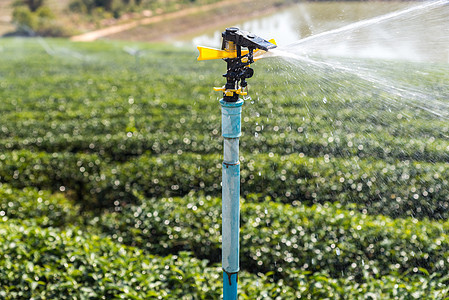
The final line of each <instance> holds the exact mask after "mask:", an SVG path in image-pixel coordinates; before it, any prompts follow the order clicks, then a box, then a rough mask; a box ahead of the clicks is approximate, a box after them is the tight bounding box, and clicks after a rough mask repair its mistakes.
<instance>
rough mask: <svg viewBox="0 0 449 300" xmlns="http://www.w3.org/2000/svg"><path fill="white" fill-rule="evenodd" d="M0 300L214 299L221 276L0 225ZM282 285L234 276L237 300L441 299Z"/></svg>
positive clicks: (74, 233)
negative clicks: (237, 288) (236, 279)
mask: <svg viewBox="0 0 449 300" xmlns="http://www.w3.org/2000/svg"><path fill="white" fill-rule="evenodd" d="M0 233H1V234H0V255H1V256H2V257H3V258H4V259H2V260H0V297H1V298H2V299H31V298H35V299H87V298H94V299H103V298H106V299H217V298H219V297H220V294H221V292H222V288H221V286H222V281H221V280H222V277H221V274H222V270H221V268H220V267H218V266H217V267H215V266H213V267H209V266H207V261H201V260H198V259H196V258H193V257H192V256H191V255H190V254H189V253H187V252H180V253H179V254H178V255H168V256H166V255H165V256H163V257H162V256H155V255H151V254H148V253H145V252H142V251H141V250H139V249H136V248H132V247H127V246H123V245H121V244H117V243H114V242H112V241H111V240H110V239H107V238H100V237H98V236H96V235H91V234H88V233H85V232H82V231H81V230H79V229H77V228H68V229H66V230H60V229H55V228H46V229H42V228H39V227H37V226H27V225H23V224H21V223H19V222H11V221H9V222H7V223H5V222H2V221H0ZM287 276H288V277H286V279H285V280H283V279H279V278H278V279H275V278H274V277H273V274H272V273H268V274H267V275H263V274H259V276H256V275H254V274H249V273H247V272H244V271H241V272H240V274H239V297H240V298H242V299H261V300H262V299H295V298H304V299H317V298H319V299H346V298H360V297H371V298H368V299H386V298H395V299H410V298H411V297H413V298H416V297H418V298H426V297H431V298H435V299H441V298H444V297H445V296H447V293H448V288H447V283H448V279H447V278H446V277H438V276H435V274H433V275H426V274H423V275H407V276H401V275H399V274H395V273H394V272H392V275H389V276H383V277H371V276H369V275H365V277H364V280H363V282H362V283H356V282H354V281H353V280H352V279H351V277H347V278H336V279H335V278H331V277H329V276H328V274H326V273H315V274H311V273H310V272H304V271H300V270H294V269H292V270H290V271H288V273H287Z"/></svg>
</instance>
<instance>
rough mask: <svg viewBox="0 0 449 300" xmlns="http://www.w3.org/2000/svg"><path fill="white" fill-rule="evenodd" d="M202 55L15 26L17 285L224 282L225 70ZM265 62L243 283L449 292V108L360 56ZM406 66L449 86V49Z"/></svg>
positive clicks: (439, 87) (385, 293) (127, 287)
mask: <svg viewBox="0 0 449 300" xmlns="http://www.w3.org/2000/svg"><path fill="white" fill-rule="evenodd" d="M131 48H132V49H134V50H137V49H139V52H138V53H139V55H130V54H129V53H130V52H133V51H130V49H131ZM196 56H197V54H196V53H195V52H194V51H192V50H191V49H185V48H177V47H172V46H169V45H162V44H151V45H150V44H143V43H142V44H139V43H132V44H129V43H124V42H95V43H79V44H77V43H71V42H68V41H65V40H56V39H55V40H52V39H0V113H1V121H0V137H1V138H0V220H1V221H0V257H1V258H0V298H1V299H30V298H33V299H115V298H116V299H217V298H219V297H220V295H221V267H220V260H221V257H220V255H221V250H220V247H221V246H220V230H221V224H220V223H221V216H220V211H221V199H220V196H221V186H220V176H221V161H222V155H221V153H222V142H223V141H222V138H221V136H220V134H221V133H220V125H221V119H220V118H221V115H220V107H219V103H218V101H217V100H218V98H219V97H220V95H219V94H218V93H216V92H213V91H212V87H213V86H220V85H222V83H223V78H222V77H221V74H223V73H224V72H225V71H224V63H223V62H221V61H211V62H197V61H196ZM367 63H370V64H377V63H378V62H367ZM379 65H380V63H379ZM254 67H255V71H256V73H255V74H256V75H255V77H254V78H252V79H251V80H249V82H250V94H251V96H252V100H247V101H246V103H245V106H244V112H243V116H242V117H243V118H242V126H243V136H242V137H241V147H240V149H241V164H242V165H241V168H242V171H241V175H242V180H241V181H242V201H241V204H242V212H241V254H240V257H241V269H242V272H241V275H240V278H239V282H240V286H239V289H240V290H239V293H240V297H241V299H295V298H300V297H301V298H305V299H445V298H448V297H449V288H448V284H449V277H448V274H447V268H448V264H449V237H448V233H449V222H448V221H447V219H448V217H449V213H448V207H449V184H448V180H449V141H448V135H449V125H448V121H447V119H444V118H437V117H436V116H434V115H432V114H430V113H427V112H425V111H422V110H419V109H416V108H414V107H413V106H412V105H389V104H388V103H389V102H388V101H384V100H385V99H388V97H389V96H388V95H386V94H382V93H381V92H379V91H372V92H371V91H366V90H365V91H364V92H361V91H360V89H357V86H358V84H359V82H357V81H356V79H354V78H350V77H348V76H332V74H330V75H329V77H326V78H324V79H323V77H321V74H318V73H313V72H311V73H310V74H309V73H308V72H300V71H298V70H295V69H293V67H292V66H291V65H289V64H286V63H283V62H281V61H280V60H276V59H266V60H262V61H260V62H257V63H256V64H255V66H254ZM395 67H396V68H397V70H398V76H402V77H403V76H407V77H406V79H407V80H409V81H410V84H413V85H416V86H417V87H418V88H425V89H429V90H431V91H433V92H434V95H435V97H439V99H440V100H439V101H446V100H447V99H446V100H444V97H443V96H441V95H448V94H449V86H448V85H447V82H449V72H448V69H447V66H441V65H440V66H439V65H431V66H425V67H424V66H423V65H413V64H396V65H395ZM421 68H423V70H422V71H423V72H424V71H425V72H426V74H427V76H425V80H424V81H423V80H419V81H417V80H416V78H414V77H413V76H412V74H413V72H412V71H415V70H421ZM424 69H425V70H424ZM324 96H325V97H326V99H328V101H325V102H323V97H324ZM396 103H397V102H396ZM405 103H407V102H405Z"/></svg>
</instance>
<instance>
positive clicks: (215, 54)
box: [198, 27, 276, 300]
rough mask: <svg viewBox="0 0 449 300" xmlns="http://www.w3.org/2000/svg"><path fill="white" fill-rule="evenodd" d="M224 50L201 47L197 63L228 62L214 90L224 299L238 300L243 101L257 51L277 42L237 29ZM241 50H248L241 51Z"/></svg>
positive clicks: (227, 38) (225, 36)
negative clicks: (217, 95)
mask: <svg viewBox="0 0 449 300" xmlns="http://www.w3.org/2000/svg"><path fill="white" fill-rule="evenodd" d="M222 37H223V42H222V47H221V50H218V49H211V48H206V47H198V50H199V51H200V55H199V57H198V60H209V59H219V58H220V59H223V60H224V61H225V62H226V63H227V72H226V74H224V75H223V76H224V77H226V84H225V85H224V86H223V87H220V88H214V90H215V91H221V92H223V99H221V100H220V104H221V126H222V135H223V137H224V147H223V166H222V267H223V299H224V300H228V299H237V283H238V272H239V230H240V204H239V201H240V162H239V137H240V135H241V125H240V124H241V114H242V105H243V102H244V101H243V100H242V99H240V98H239V96H240V95H242V96H245V95H247V86H248V83H247V82H246V79H248V78H251V77H252V76H253V74H254V70H253V69H251V68H250V64H251V63H253V62H254V61H255V60H257V58H254V54H255V53H256V52H259V51H261V52H263V51H268V50H269V49H273V48H276V44H275V42H274V40H270V41H266V40H264V39H263V38H261V37H258V36H256V35H254V34H252V33H250V32H247V31H243V30H240V29H238V28H236V27H231V28H227V29H226V31H224V32H223V33H222ZM242 48H246V50H245V49H242Z"/></svg>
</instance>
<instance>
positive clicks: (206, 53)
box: [197, 39, 276, 60]
mask: <svg viewBox="0 0 449 300" xmlns="http://www.w3.org/2000/svg"><path fill="white" fill-rule="evenodd" d="M269 42H270V43H272V44H275V45H276V42H275V41H274V40H273V39H271V40H269ZM197 48H198V50H199V51H200V55H199V56H198V60H210V59H221V58H236V57H237V51H226V50H219V49H214V48H209V47H201V46H198V47H197ZM257 51H260V49H257V50H256V51H255V52H257ZM248 52H249V51H248V50H243V51H242V55H245V54H248Z"/></svg>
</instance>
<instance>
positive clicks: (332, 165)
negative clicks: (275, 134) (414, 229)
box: [0, 150, 449, 220]
mask: <svg viewBox="0 0 449 300" xmlns="http://www.w3.org/2000/svg"><path fill="white" fill-rule="evenodd" d="M270 156H271V157H270ZM270 156H268V157H267V155H262V154H258V155H244V157H243V158H244V160H243V161H242V164H241V169H242V170H241V182H242V188H241V190H242V195H243V196H246V195H249V194H259V195H260V196H261V197H262V198H263V197H265V196H269V197H271V198H272V199H278V200H281V201H282V202H285V203H292V202H293V201H300V202H303V203H305V204H309V205H310V204H313V203H326V202H340V203H343V204H349V203H355V204H356V205H357V207H358V209H359V210H360V211H367V212H369V213H371V214H378V213H381V214H384V215H389V216H392V217H403V216H413V217H416V218H420V219H421V218H430V219H437V220H438V219H441V218H447V217H448V216H449V215H448V211H447V208H448V207H449V190H448V187H449V185H448V182H447V178H449V174H448V172H449V171H448V170H449V168H448V166H447V163H435V164H429V163H421V162H409V161H404V162H396V163H387V162H384V161H373V160H361V159H358V158H354V159H352V160H347V159H341V158H333V157H330V156H326V157H324V158H313V157H305V156H302V155H297V154H292V155H288V156H278V155H274V154H273V155H270ZM221 160H222V158H221V156H219V155H203V156H202V155H199V154H192V153H186V154H180V155H178V154H176V155H172V154H168V155H160V156H153V155H151V154H150V155H141V156H140V157H138V158H135V159H131V160H129V161H128V162H125V163H112V162H110V163H107V160H104V159H102V158H101V157H100V156H98V155H95V154H72V153H67V152H64V153H53V154H48V153H45V152H40V153H34V152H30V151H25V150H22V151H12V152H5V153H4V154H1V155H0V180H1V181H3V182H6V183H9V184H11V185H12V186H14V187H19V188H23V187H27V186H34V187H38V188H40V189H48V190H51V191H65V192H67V193H69V196H70V197H71V198H73V199H75V200H76V201H78V202H79V204H80V205H82V206H84V207H85V208H97V207H106V208H107V207H112V206H113V204H114V203H117V202H119V203H132V202H134V201H135V200H136V198H135V196H134V194H133V193H134V192H139V193H143V194H144V195H145V196H147V197H160V196H184V195H186V194H188V193H189V192H190V191H192V190H193V191H202V192H204V193H207V194H209V195H218V194H220V193H221V185H220V182H221V179H220V178H221Z"/></svg>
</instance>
